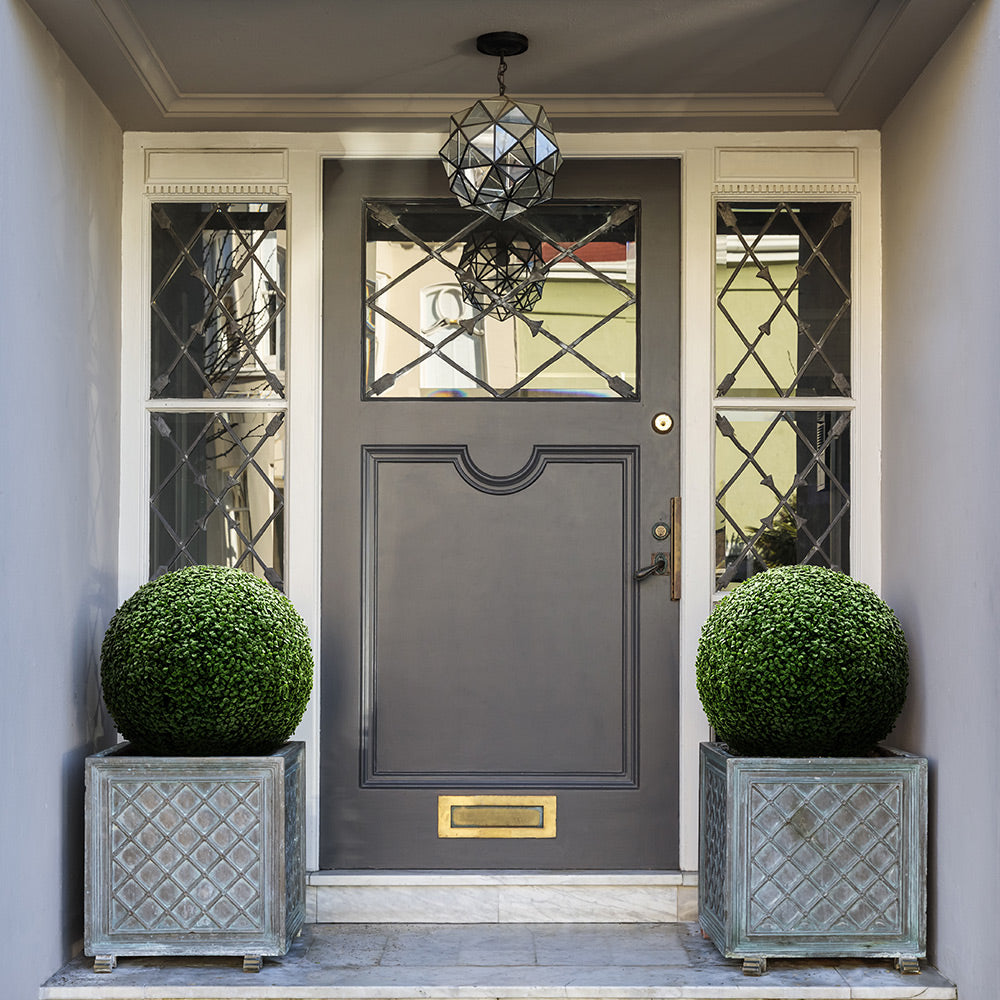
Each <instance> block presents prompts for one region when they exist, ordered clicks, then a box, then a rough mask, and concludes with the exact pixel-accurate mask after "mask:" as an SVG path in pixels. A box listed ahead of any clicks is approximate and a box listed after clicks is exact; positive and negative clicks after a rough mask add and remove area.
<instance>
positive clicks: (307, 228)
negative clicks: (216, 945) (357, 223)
mask: <svg viewBox="0 0 1000 1000" xmlns="http://www.w3.org/2000/svg"><path fill="white" fill-rule="evenodd" d="M559 138H560V145H561V147H562V150H563V153H564V155H565V156H566V157H569V158H572V157H601V158H645V157H677V158H678V159H680V161H681V200H682V204H681V270H682V283H681V419H680V420H679V421H678V426H677V430H676V431H675V432H674V433H678V434H680V437H681V447H680V452H681V494H682V496H683V498H684V508H683V514H684V517H683V523H682V532H681V548H682V552H683V556H684V558H683V564H682V566H683V568H682V595H683V596H682V603H681V621H680V650H679V661H678V662H679V664H680V671H681V676H680V713H681V718H680V800H681V801H680V820H681V822H680V859H681V869H682V871H683V872H686V873H693V872H694V871H695V869H696V868H697V863H698V808H697V797H698V789H697V781H698V770H697V759H698V743H699V742H700V741H702V740H704V739H706V738H707V737H708V726H707V723H706V721H705V717H704V715H703V713H702V710H701V706H700V704H699V701H698V695H697V691H696V688H695V682H694V660H695V654H696V650H697V644H698V636H699V633H700V629H701V624H702V622H703V621H704V619H705V617H706V616H707V614H708V612H709V611H710V609H711V605H712V600H713V587H714V574H713V553H714V518H713V509H714V508H713V501H714V497H713V490H714V475H713V467H714V465H713V458H712V456H713V442H714V438H715V431H714V414H713V393H714V379H713V372H714V364H713V352H712V341H713V323H714V288H715V285H714V266H715V200H716V199H717V198H719V197H726V198H730V199H747V198H752V197H755V196H759V197H775V196H779V197H801V198H811V199H814V200H821V199H823V198H833V197H836V198H838V199H842V200H845V201H847V200H849V201H852V202H853V212H854V214H853V219H854V250H853V259H852V268H853V296H852V299H853V301H852V316H853V326H852V338H853V342H852V359H853V360H852V367H853V370H852V373H851V375H852V378H851V384H852V387H853V392H854V395H853V396H852V397H851V399H850V400H848V401H846V402H845V401H844V400H838V401H837V402H838V406H839V407H840V408H848V409H850V410H851V412H852V435H851V448H852V454H851V462H852V479H851V508H852V517H851V567H852V574H853V575H854V576H856V577H858V578H860V579H862V580H865V581H866V582H867V583H869V584H871V585H872V586H873V587H874V588H875V589H876V590H878V589H879V587H880V583H881V522H880V517H881V510H880V486H879V456H880V450H881V390H880V384H881V372H880V363H881V232H880V216H881V205H880V184H881V175H880V172H881V163H880V138H879V135H878V133H877V132H781V133H736V132H725V133H709V132H705V133H684V132H664V133H620V134H574V133H569V134H563V135H560V137H559ZM443 139H444V134H443V133H441V134H436V133H377V132H371V133H361V132H352V133H282V132H246V133H203V132H184V133H143V132H131V133H126V135H125V147H124V184H123V210H122V287H123V295H122V359H121V364H122V368H121V377H122V396H121V398H122V441H121V507H120V510H121V517H120V534H119V597H120V599H121V600H123V599H124V598H125V597H127V596H128V595H129V594H131V593H132V592H133V591H134V590H135V589H136V587H138V586H139V585H140V584H142V583H144V582H145V580H146V574H147V567H148V548H149V512H148V501H149V497H148V483H149V473H148V469H149V433H148V411H149V410H150V409H151V408H164V409H168V408H171V404H170V403H169V402H167V403H164V402H163V401H156V403H155V404H151V403H150V401H149V399H148V387H149V374H148V373H149V367H148V366H149V346H148V341H149V337H148V332H149V309H148V302H149V267H148V264H147V261H148V260H149V246H150V221H149V220H150V213H149V205H150V203H151V202H153V201H170V200H174V201H190V200H192V199H194V198H201V197H215V196H221V197H226V198H236V197H238V198H241V199H259V200H265V199H286V200H287V201H288V205H289V209H288V262H289V264H288V268H289V269H288V281H289V287H288V301H289V320H288V331H289V336H288V345H289V346H288V361H287V379H288V400H287V404H286V405H287V413H288V422H287V427H288V432H287V453H286V462H287V465H286V539H287V546H288V556H287V558H288V562H287V574H286V580H287V594H288V596H289V598H290V599H291V600H292V602H293V603H294V604H295V605H296V607H297V608H298V609H299V611H300V612H301V614H302V615H303V617H304V618H305V620H306V622H307V624H308V626H309V630H310V634H311V635H312V637H313V647H314V655H315V662H316V664H317V675H316V693H314V696H313V699H312V702H311V707H310V708H309V709H308V710H307V712H306V715H305V717H304V719H303V721H302V724H301V726H300V727H299V731H298V733H297V737H298V738H300V739H304V740H305V741H306V743H307V744H308V748H309V752H308V753H307V761H308V775H307V781H308V798H307V803H308V805H307V865H308V866H309V868H310V869H315V868H316V867H317V865H318V858H319V840H318V838H319V822H318V815H319V795H318V789H319V762H318V754H317V753H316V752H314V748H317V747H318V745H319V743H318V726H319V711H318V705H319V697H318V687H319V684H320V677H319V672H318V664H319V663H320V650H319V648H318V647H319V636H320V628H319V624H320V606H321V605H320V479H321V476H320V456H321V447H320V445H321V441H320V427H321V391H320V389H321V373H322V350H321V346H322V311H321V300H322V287H321V286H322V163H323V160H324V159H326V158H330V157H338V158H345V157H350V158H364V157H368V158H412V157H434V156H436V155H437V150H438V148H439V147H440V145H441V143H442V142H443ZM731 405H733V401H732V400H730V399H729V398H728V397H727V400H726V406H727V407H729V406H731ZM737 405H738V402H737ZM174 408H184V409H191V407H190V406H189V405H188V406H183V407H174ZM211 408H212V409H215V408H217V403H215V402H212V403H211ZM226 408H227V409H230V408H232V409H236V408H238V407H237V406H235V405H232V406H231V405H230V403H229V402H228V401H227V403H226ZM247 408H252V404H250V405H248V407H247Z"/></svg>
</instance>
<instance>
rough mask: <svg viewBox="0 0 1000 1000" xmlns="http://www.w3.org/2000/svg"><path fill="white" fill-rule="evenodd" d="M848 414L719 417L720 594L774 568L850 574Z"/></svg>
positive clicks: (787, 412)
mask: <svg viewBox="0 0 1000 1000" xmlns="http://www.w3.org/2000/svg"><path fill="white" fill-rule="evenodd" d="M849 432H850V414H849V413H838V412H835V411H834V412H831V411H822V412H816V411H804V410H798V411H793V410H779V411H777V412H767V411H758V410H720V411H719V412H717V413H716V443H715V478H716V501H715V508H716V514H715V525H716V552H715V556H716V586H717V587H718V589H719V590H725V589H727V588H728V587H729V586H730V585H731V584H733V583H737V582H739V581H741V580H745V579H746V578H747V577H748V576H750V575H752V574H754V573H757V572H760V571H761V570H764V569H768V568H770V567H772V566H785V565H794V564H798V563H813V564H816V565H821V566H829V567H832V568H833V569H839V570H842V571H843V572H845V573H846V572H849V571H850V560H849V541H850V505H851V504H850V433H849Z"/></svg>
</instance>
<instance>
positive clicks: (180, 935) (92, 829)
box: [84, 742, 305, 972]
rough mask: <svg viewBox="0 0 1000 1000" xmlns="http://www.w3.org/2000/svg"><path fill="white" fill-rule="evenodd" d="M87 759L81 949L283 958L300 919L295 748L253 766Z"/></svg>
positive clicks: (301, 783) (301, 809) (301, 774)
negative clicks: (84, 896) (82, 937)
mask: <svg viewBox="0 0 1000 1000" xmlns="http://www.w3.org/2000/svg"><path fill="white" fill-rule="evenodd" d="M129 750H130V744H128V743H122V744H119V745H118V746H115V747H112V748H110V749H108V750H105V751H103V752H102V753H98V754H94V755H93V756H90V757H88V758H87V763H86V779H87V801H86V882H85V886H86V889H85V891H86V898H85V907H84V951H85V953H86V954H87V955H93V956H96V960H95V963H94V967H95V969H96V970H97V971H107V972H110V971H111V969H113V968H114V966H115V964H116V962H117V958H118V956H120V955H242V956H244V968H246V969H247V970H248V971H255V970H258V969H259V968H260V964H261V961H262V958H263V956H265V955H283V954H285V953H286V952H287V951H288V949H289V947H290V946H291V942H292V939H293V938H294V937H295V935H296V934H298V932H299V931H300V929H301V927H302V923H303V921H304V919H305V858H304V855H303V851H304V846H305V832H304V819H305V797H304V796H305V766H304V756H305V744H303V743H298V742H292V743H286V744H285V745H284V746H283V747H281V748H280V749H279V750H277V751H275V752H274V753H273V754H270V755H268V756H260V757H256V756H255V757H144V756H138V755H134V754H131V753H130V752H129Z"/></svg>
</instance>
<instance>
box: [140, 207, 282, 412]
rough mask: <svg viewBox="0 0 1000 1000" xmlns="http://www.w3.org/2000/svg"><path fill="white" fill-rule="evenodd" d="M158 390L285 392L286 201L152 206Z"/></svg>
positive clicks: (233, 394)
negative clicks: (275, 202) (282, 202)
mask: <svg viewBox="0 0 1000 1000" xmlns="http://www.w3.org/2000/svg"><path fill="white" fill-rule="evenodd" d="M152 218H153V226H152V295H151V297H150V311H151V317H150V321H151V354H150V360H151V366H150V395H151V396H152V397H153V398H164V397H169V398H185V399H190V398H212V399H217V398H223V397H227V398H239V397H244V398H246V397H252V398H280V397H282V396H283V395H284V391H285V331H286V325H285V252H286V240H285V206H284V205H283V204H264V203H247V204H233V203H229V202H217V203H213V204H208V203H205V204H200V203H199V204H190V203H181V204H175V203H164V204H156V205H153V206H152Z"/></svg>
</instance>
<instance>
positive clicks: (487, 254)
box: [458, 222, 545, 320]
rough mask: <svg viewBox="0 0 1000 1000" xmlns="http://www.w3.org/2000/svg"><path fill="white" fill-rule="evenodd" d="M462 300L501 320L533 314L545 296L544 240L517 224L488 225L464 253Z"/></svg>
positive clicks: (474, 236)
mask: <svg viewBox="0 0 1000 1000" xmlns="http://www.w3.org/2000/svg"><path fill="white" fill-rule="evenodd" d="M458 279H459V284H460V285H461V288H462V298H463V299H464V300H465V301H466V302H467V303H468V304H469V305H470V306H472V307H473V308H475V309H477V310H480V311H483V312H487V313H488V314H489V315H490V316H494V317H496V318H497V319H499V320H505V319H509V318H510V316H511V315H512V314H513V313H514V312H519V313H525V312H530V311H531V309H532V308H533V307H534V305H535V303H536V302H538V300H539V299H540V298H541V297H542V285H543V284H544V283H545V279H544V261H543V258H542V241H541V239H540V238H539V237H537V236H534V235H532V234H531V233H527V232H525V231H524V230H523V229H521V228H519V227H518V226H516V225H513V226H512V225H509V224H507V225H505V224H503V223H499V222H493V223H484V224H483V225H481V226H480V227H479V228H478V229H477V230H476V231H475V232H474V233H473V234H472V237H471V239H470V240H469V241H468V242H467V243H466V244H465V248H464V249H463V250H462V258H461V260H460V261H459V265H458Z"/></svg>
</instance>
